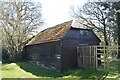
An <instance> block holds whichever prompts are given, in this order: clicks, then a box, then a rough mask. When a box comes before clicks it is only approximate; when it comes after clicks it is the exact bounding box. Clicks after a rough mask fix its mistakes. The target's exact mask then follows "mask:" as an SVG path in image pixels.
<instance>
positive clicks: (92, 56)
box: [77, 46, 118, 72]
mask: <svg viewBox="0 0 120 80" xmlns="http://www.w3.org/2000/svg"><path fill="white" fill-rule="evenodd" d="M111 50H116V51H117V52H118V47H116V48H115V49H113V48H112V47H111V46H77V59H78V67H80V68H81V67H84V68H94V69H98V66H99V65H103V66H104V69H103V70H104V71H105V72H108V71H109V61H110V59H109V55H110V52H111Z"/></svg>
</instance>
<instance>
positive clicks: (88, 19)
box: [71, 2, 116, 45]
mask: <svg viewBox="0 0 120 80" xmlns="http://www.w3.org/2000/svg"><path fill="white" fill-rule="evenodd" d="M71 9H72V12H73V16H74V17H75V18H78V19H79V20H80V22H81V24H84V25H86V26H88V27H89V28H91V29H95V30H96V31H98V32H102V34H103V36H104V42H105V45H108V41H109V38H113V36H115V35H116V33H115V31H116V16H115V15H114V14H115V11H114V9H113V8H112V3H107V2H104V3H103V2H89V3H86V4H85V5H83V7H82V8H79V7H78V9H77V11H75V9H74V8H71ZM113 30H114V31H113Z"/></svg>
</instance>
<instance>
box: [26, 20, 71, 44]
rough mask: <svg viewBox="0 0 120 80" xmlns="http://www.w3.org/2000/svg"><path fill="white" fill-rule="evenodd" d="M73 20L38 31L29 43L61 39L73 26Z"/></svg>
mask: <svg viewBox="0 0 120 80" xmlns="http://www.w3.org/2000/svg"><path fill="white" fill-rule="evenodd" d="M71 24H72V20H71V21H68V22H65V23H62V24H58V25H56V26H54V27H51V28H47V29H45V30H43V31H41V32H40V33H38V34H37V35H36V36H35V37H34V38H33V39H32V40H31V41H30V42H29V43H28V44H27V45H32V44H39V43H45V42H51V41H56V40H59V39H60V38H62V37H63V35H64V34H65V32H66V31H67V30H69V29H70V28H71Z"/></svg>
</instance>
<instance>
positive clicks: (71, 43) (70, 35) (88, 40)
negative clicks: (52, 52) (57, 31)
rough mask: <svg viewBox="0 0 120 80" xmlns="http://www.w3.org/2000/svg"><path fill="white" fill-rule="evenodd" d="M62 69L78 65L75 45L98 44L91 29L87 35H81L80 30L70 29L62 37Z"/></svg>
mask: <svg viewBox="0 0 120 80" xmlns="http://www.w3.org/2000/svg"><path fill="white" fill-rule="evenodd" d="M61 43H62V59H61V63H62V64H61V65H62V70H67V69H74V68H77V67H78V61H77V46H78V45H83V44H85V45H98V44H99V41H98V39H97V38H96V36H95V34H93V32H92V31H91V30H88V36H86V37H85V36H81V35H80V30H76V29H71V30H69V31H68V32H67V33H66V34H65V35H64V37H63V38H62V42H61Z"/></svg>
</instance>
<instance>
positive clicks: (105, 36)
mask: <svg viewBox="0 0 120 80" xmlns="http://www.w3.org/2000/svg"><path fill="white" fill-rule="evenodd" d="M103 26H104V41H105V45H108V40H107V34H106V24H105V20H104V23H103Z"/></svg>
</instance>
